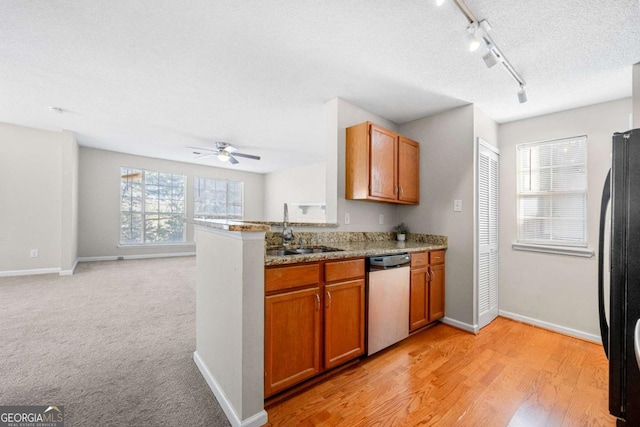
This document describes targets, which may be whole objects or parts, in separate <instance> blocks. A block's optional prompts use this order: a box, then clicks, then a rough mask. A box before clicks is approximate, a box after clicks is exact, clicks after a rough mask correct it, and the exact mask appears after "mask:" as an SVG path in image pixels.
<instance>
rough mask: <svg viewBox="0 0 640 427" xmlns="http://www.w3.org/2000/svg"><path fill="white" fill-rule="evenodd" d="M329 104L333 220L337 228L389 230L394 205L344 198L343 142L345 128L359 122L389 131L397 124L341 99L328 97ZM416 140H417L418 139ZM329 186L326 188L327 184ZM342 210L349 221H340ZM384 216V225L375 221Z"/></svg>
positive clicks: (395, 220)
mask: <svg viewBox="0 0 640 427" xmlns="http://www.w3.org/2000/svg"><path fill="white" fill-rule="evenodd" d="M330 105H331V106H332V108H330V110H329V111H330V112H333V113H335V114H337V117H336V118H335V120H331V121H330V123H331V125H332V126H335V129H337V134H336V133H333V129H332V130H331V134H332V135H334V136H335V138H337V145H336V140H334V141H330V144H333V146H334V147H337V150H333V149H330V150H329V151H330V152H333V153H335V158H336V161H337V183H336V184H337V194H336V198H337V222H338V223H339V224H340V230H341V231H391V229H392V228H393V226H394V225H396V224H397V223H398V222H399V221H398V214H397V212H398V210H397V206H396V205H395V204H392V203H378V202H365V201H361V200H346V199H345V175H346V170H345V161H346V159H345V144H346V135H347V134H346V132H347V128H348V127H350V126H353V125H357V124H359V123H362V122H365V121H370V122H373V123H375V124H377V125H380V126H383V127H385V128H387V129H390V130H392V131H397V130H398V126H397V125H396V124H395V123H393V122H390V121H389V120H387V119H384V118H382V117H380V116H376V115H375V114H372V113H369V112H368V111H365V110H363V109H362V108H359V107H356V106H355V105H353V104H350V103H348V102H347V101H345V100H343V99H339V98H338V99H336V100H332V101H331V103H330ZM416 141H418V142H420V140H419V139H416ZM330 159H332V156H328V157H327V162H330ZM329 173H330V170H329V167H327V174H329ZM327 188H329V187H327ZM329 196H330V192H329V191H327V197H329ZM345 213H349V216H350V217H351V221H350V224H348V225H347V224H345V223H344V218H345ZM380 214H382V215H383V216H384V224H379V221H378V220H379V215H380Z"/></svg>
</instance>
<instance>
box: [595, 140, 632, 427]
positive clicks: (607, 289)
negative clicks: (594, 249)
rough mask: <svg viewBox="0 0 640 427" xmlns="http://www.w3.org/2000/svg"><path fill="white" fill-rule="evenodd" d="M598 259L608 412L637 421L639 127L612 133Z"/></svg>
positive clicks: (627, 422)
mask: <svg viewBox="0 0 640 427" xmlns="http://www.w3.org/2000/svg"><path fill="white" fill-rule="evenodd" d="M609 208H610V211H609V212H607V210H608V209H609ZM609 216H610V226H609V221H607V220H606V218H609ZM606 246H608V247H609V250H608V251H607V250H606V249H605V247H606ZM607 256H608V258H609V262H608V263H606V262H605V258H606V257H607ZM598 258H599V265H598V270H599V271H598V276H599V277H598V300H599V305H600V307H599V312H600V331H601V334H602V343H603V346H604V351H605V353H606V355H607V358H608V359H609V412H610V413H611V414H612V415H615V416H616V417H617V418H618V421H617V425H618V426H640V368H639V363H638V360H639V356H638V355H637V352H638V349H637V348H636V346H637V345H640V343H638V342H637V340H636V339H635V336H636V334H637V332H636V326H637V325H638V321H639V319H640V129H634V130H631V131H628V132H624V133H615V134H614V135H613V148H612V158H611V171H610V172H609V175H607V179H606V182H605V186H604V190H603V194H602V205H601V213H600V242H599V251H598ZM607 264H608V265H607ZM607 279H608V280H607ZM607 282H608V283H607ZM607 295H608V300H609V301H608V304H607V302H606V300H607ZM607 314H608V316H607ZM607 317H608V319H607ZM638 331H639V332H640V326H639V327H638Z"/></svg>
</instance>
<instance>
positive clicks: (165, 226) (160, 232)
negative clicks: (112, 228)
mask: <svg viewBox="0 0 640 427" xmlns="http://www.w3.org/2000/svg"><path fill="white" fill-rule="evenodd" d="M186 182H187V178H186V176H184V175H174V174H170V173H161V172H154V171H148V170H143V169H132V168H120V243H121V244H123V245H131V244H135V245H137V244H154V243H177V242H184V241H185V227H184V217H185V185H186Z"/></svg>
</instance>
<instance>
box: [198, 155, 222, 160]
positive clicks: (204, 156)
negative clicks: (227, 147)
mask: <svg viewBox="0 0 640 427" xmlns="http://www.w3.org/2000/svg"><path fill="white" fill-rule="evenodd" d="M217 155H218V153H211V154H203V155H202V156H197V157H196V158H195V160H200V159H206V158H207V157H213V156H217Z"/></svg>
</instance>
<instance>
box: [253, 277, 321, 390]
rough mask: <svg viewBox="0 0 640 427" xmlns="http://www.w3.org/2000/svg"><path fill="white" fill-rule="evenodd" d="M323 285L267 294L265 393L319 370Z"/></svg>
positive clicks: (284, 386)
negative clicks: (321, 288)
mask: <svg viewBox="0 0 640 427" xmlns="http://www.w3.org/2000/svg"><path fill="white" fill-rule="evenodd" d="M320 313H321V312H320V288H318V287H314V288H310V289H303V290H301V291H293V292H286V293H282V294H277V295H272V296H267V297H266V298H265V337H264V338H265V354H264V359H265V360H264V364H265V366H264V369H265V390H264V392H265V396H271V395H273V394H275V393H277V392H279V391H281V390H284V389H285V388H288V387H290V386H292V385H294V384H297V383H299V382H301V381H303V380H305V379H307V378H310V377H312V376H314V375H316V374H317V373H319V372H320V322H321V317H320Z"/></svg>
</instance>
